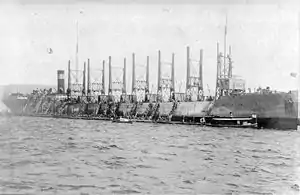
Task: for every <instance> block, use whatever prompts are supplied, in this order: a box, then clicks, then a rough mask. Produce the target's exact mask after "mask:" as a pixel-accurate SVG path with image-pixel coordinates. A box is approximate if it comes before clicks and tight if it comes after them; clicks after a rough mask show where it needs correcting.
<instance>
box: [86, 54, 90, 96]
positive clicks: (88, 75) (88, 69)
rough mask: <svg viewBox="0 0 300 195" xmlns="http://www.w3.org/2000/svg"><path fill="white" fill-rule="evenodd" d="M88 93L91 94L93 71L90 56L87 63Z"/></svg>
mask: <svg viewBox="0 0 300 195" xmlns="http://www.w3.org/2000/svg"><path fill="white" fill-rule="evenodd" d="M87 64H88V65H87V66H88V67H87V94H88V95H91V72H90V59H89V58H88V63H87Z"/></svg>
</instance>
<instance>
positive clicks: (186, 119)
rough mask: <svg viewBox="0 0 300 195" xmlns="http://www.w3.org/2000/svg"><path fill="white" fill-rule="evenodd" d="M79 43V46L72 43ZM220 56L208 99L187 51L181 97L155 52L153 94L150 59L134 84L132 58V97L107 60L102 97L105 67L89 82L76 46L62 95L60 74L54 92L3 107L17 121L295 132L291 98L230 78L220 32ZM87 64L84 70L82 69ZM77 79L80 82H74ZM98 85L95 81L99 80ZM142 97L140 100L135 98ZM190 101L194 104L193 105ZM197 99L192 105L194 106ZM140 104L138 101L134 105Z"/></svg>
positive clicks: (14, 99) (14, 98)
mask: <svg viewBox="0 0 300 195" xmlns="http://www.w3.org/2000/svg"><path fill="white" fill-rule="evenodd" d="M77 41H78V40H77ZM224 42H225V44H224V54H222V53H221V52H220V51H219V44H217V79H216V90H215V91H216V94H215V96H214V97H207V96H204V94H203V74H202V58H203V51H202V50H200V59H199V60H197V62H196V63H197V64H198V65H199V66H198V68H199V69H198V70H199V72H198V74H197V75H192V74H191V72H192V71H191V63H192V62H193V61H195V60H192V59H191V58H190V48H189V47H187V77H186V92H185V93H175V77H174V75H175V74H174V54H173V55H172V62H170V63H167V64H168V65H171V70H170V72H171V78H163V77H162V68H161V66H162V63H163V62H162V60H161V52H160V51H158V59H159V60H158V83H157V93H156V94H152V93H150V91H149V89H150V87H149V57H147V65H146V67H145V69H146V78H145V79H140V78H139V79H137V78H136V75H135V74H136V73H135V54H133V55H132V62H133V64H132V66H133V67H132V93H131V94H130V95H129V94H128V93H127V91H126V74H125V73H126V59H124V67H122V68H121V69H122V71H123V78H122V79H121V80H116V81H113V79H112V64H111V57H109V59H108V66H109V79H108V80H109V83H108V94H105V88H106V86H105V77H104V73H105V71H104V70H105V62H104V61H103V68H102V76H101V77H102V79H100V78H96V80H93V79H92V78H91V74H90V72H91V70H90V60H89V59H88V60H87V62H85V63H84V70H83V71H80V70H78V69H77V67H78V61H77V58H78V57H77V55H78V45H76V48H77V49H76V70H73V71H75V73H76V78H71V77H72V76H71V75H72V70H71V68H70V61H69V64H68V82H67V83H68V87H67V90H65V79H64V78H65V76H64V71H62V70H58V72H57V73H58V74H57V78H58V81H57V92H56V93H54V92H52V91H49V90H43V91H34V92H33V93H32V94H30V95H22V94H19V93H18V94H11V95H10V96H8V97H6V98H4V100H3V102H4V103H5V104H6V105H7V107H9V108H10V110H11V112H12V113H13V114H17V115H33V116H37V115H41V114H42V115H44V116H51V115H52V116H53V115H55V116H56V117H70V116H84V117H86V116H88V117H91V116H93V117H97V118H99V117H100V118H101V117H102V118H103V119H104V118H110V117H114V116H116V115H118V116H123V117H129V118H135V120H141V121H147V120H152V121H155V122H157V121H160V122H161V121H167V122H178V121H181V122H182V123H189V124H205V122H207V121H208V122H209V121H210V120H212V119H213V118H218V120H219V121H220V120H222V118H224V120H225V121H227V120H228V118H229V119H230V117H235V119H234V121H236V122H239V120H237V119H236V118H243V117H244V118H248V117H250V116H255V117H256V118H257V124H258V127H260V128H275V129H297V121H298V100H297V95H298V94H293V93H284V92H276V91H272V90H270V89H269V88H268V87H266V89H261V90H257V91H255V92H253V91H252V92H250V91H248V92H246V88H245V81H244V80H243V79H237V78H236V77H234V76H233V74H232V60H231V48H230V47H229V53H228V54H226V31H225V41H224ZM86 64H87V69H86ZM78 73H80V74H81V76H82V78H81V79H79V77H78ZM99 79H100V80H99ZM141 91H142V93H141V94H142V95H139V93H140V92H141ZM192 97H194V100H192V99H193V98H192ZM195 98H196V101H195ZM138 99H139V100H138Z"/></svg>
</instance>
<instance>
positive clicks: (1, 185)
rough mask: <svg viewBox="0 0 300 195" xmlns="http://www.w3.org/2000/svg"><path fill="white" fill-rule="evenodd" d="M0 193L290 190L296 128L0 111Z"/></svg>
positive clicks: (299, 163)
mask: <svg viewBox="0 0 300 195" xmlns="http://www.w3.org/2000/svg"><path fill="white" fill-rule="evenodd" d="M0 124H1V126H0V129H1V131H0V134H1V135H0V139H1V140H0V150H1V152H0V166H1V168H0V178H1V179H0V189H1V191H0V192H1V193H32V194H100V193H101V194H135V193H140V194H195V193H197V194H226V193H232V192H233V193H234V192H236V193H238V194H261V193H276V194H298V193H299V187H298V186H297V185H300V183H299V182H300V181H299V177H300V156H299V152H298V150H299V149H300V136H299V132H297V131H285V132H284V131H270V130H269V131H267V130H252V129H212V128H206V127H205V128H202V127H196V126H176V125H155V124H115V123H110V122H101V121H83V120H59V119H49V118H48V119H46V118H25V117H24V118H22V117H11V118H0Z"/></svg>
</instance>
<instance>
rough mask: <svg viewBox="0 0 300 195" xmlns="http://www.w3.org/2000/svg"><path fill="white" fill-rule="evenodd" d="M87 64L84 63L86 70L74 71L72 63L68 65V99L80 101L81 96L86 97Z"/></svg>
mask: <svg viewBox="0 0 300 195" xmlns="http://www.w3.org/2000/svg"><path fill="white" fill-rule="evenodd" d="M85 80H86V63H85V62H84V70H83V71H82V70H72V69H71V61H70V60H69V63H68V89H67V96H68V99H71V100H74V99H80V98H79V97H80V96H85V95H86V87H85V85H86V83H85Z"/></svg>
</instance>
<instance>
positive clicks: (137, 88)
mask: <svg viewBox="0 0 300 195" xmlns="http://www.w3.org/2000/svg"><path fill="white" fill-rule="evenodd" d="M137 67H139V68H142V69H143V72H144V73H142V75H139V76H137V75H136V72H137ZM151 95H152V94H150V93H149V56H147V61H146V65H144V64H137V63H136V59H135V54H134V53H133V54H132V98H133V99H132V100H133V101H132V102H135V101H138V102H149V101H151V99H152V98H151Z"/></svg>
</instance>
